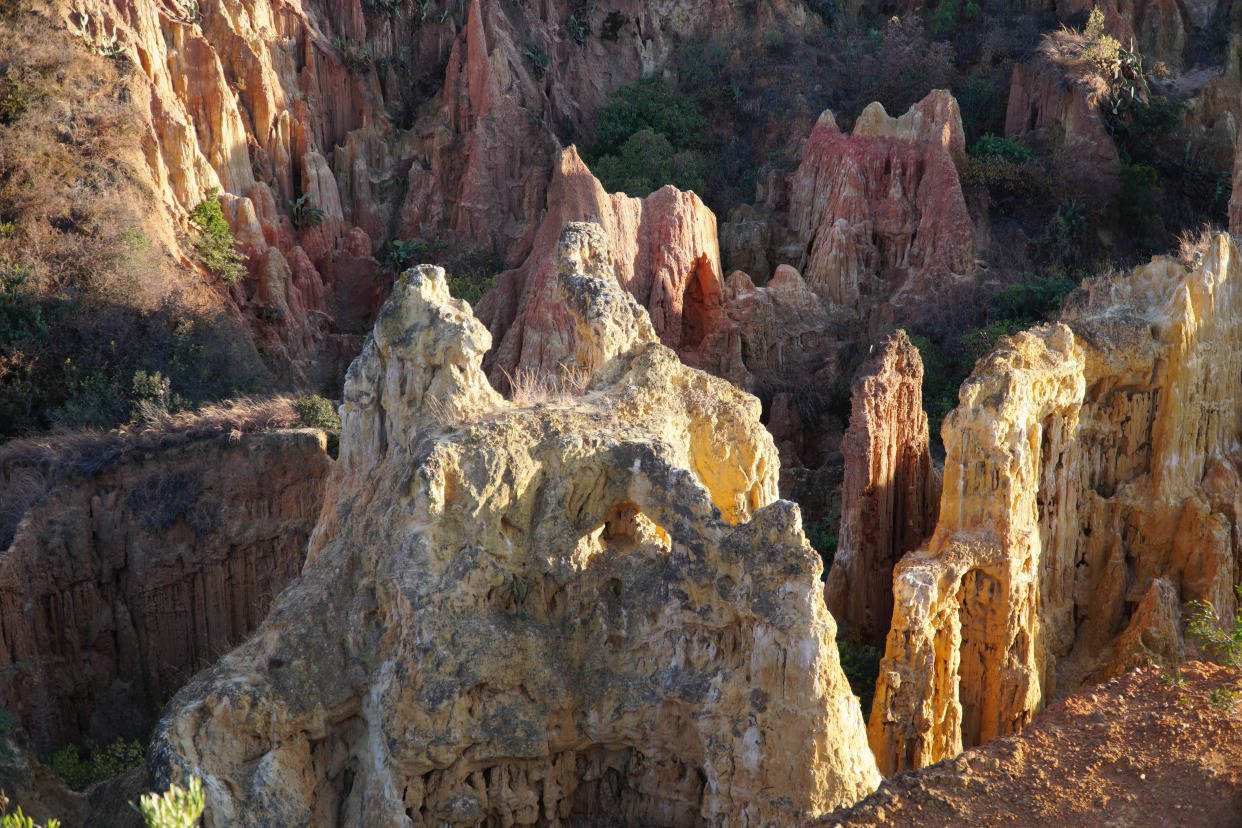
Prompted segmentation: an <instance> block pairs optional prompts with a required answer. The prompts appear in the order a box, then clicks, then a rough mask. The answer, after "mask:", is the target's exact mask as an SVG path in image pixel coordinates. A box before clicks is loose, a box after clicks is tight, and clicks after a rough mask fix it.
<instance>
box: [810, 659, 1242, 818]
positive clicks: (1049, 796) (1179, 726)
mask: <svg viewBox="0 0 1242 828" xmlns="http://www.w3.org/2000/svg"><path fill="white" fill-rule="evenodd" d="M1181 675H1182V678H1183V679H1184V683H1183V684H1181V685H1180V686H1178V685H1175V684H1173V683H1172V682H1171V681H1170V677H1169V676H1168V675H1166V674H1164V673H1162V672H1161V671H1160V670H1158V669H1156V668H1149V669H1146V670H1136V671H1134V672H1131V673H1127V674H1126V675H1124V676H1121V677H1119V678H1116V679H1112V680H1111V681H1109V682H1106V683H1105V684H1102V685H1099V686H1097V687H1093V688H1090V689H1089V690H1087V691H1084V692H1083V693H1081V694H1079V695H1076V696H1071V697H1070V698H1068V699H1065V700H1064V701H1061V702H1058V703H1056V704H1054V705H1052V706H1051V707H1049V708H1048V709H1047V710H1046V711H1044V713H1043V714H1041V715H1040V717H1039V718H1038V719H1037V720H1036V721H1035V722H1033V723H1032V724H1031V725H1030V726H1028V727H1027V728H1025V729H1024V730H1023V731H1022V732H1021V733H1019V734H1016V735H1013V736H1007V737H1005V738H1003V739H996V740H994V741H992V742H989V743H988V744H986V745H984V746H982V747H979V748H975V749H973V750H969V751H967V752H966V753H964V754H962V755H961V756H959V757H957V758H956V759H951V760H947V761H944V762H940V763H938V764H936V765H933V766H931V767H928V768H924V769H923V770H920V771H914V772H907V773H902V774H898V775H896V776H894V777H892V778H891V779H888V780H885V782H884V784H883V785H881V786H880V788H879V790H877V791H876V792H875V793H874V794H872V795H871V796H869V797H867V798H866V799H864V800H863V801H862V802H860V803H858V804H857V805H854V806H853V807H851V808H843V809H840V810H838V811H835V812H834V813H832V814H831V815H829V816H827V817H825V818H823V819H820V820H818V821H816V822H814V823H812V825H814V826H817V827H819V828H823V827H824V826H854V825H894V826H897V825H926V826H950V825H1006V826H1041V828H1042V827H1043V826H1076V827H1077V826H1084V827H1085V826H1092V828H1094V826H1101V828H1103V827H1104V826H1179V828H1180V827H1181V826H1242V675H1239V674H1238V673H1236V672H1232V671H1230V670H1227V669H1225V668H1223V667H1218V666H1216V665H1213V664H1203V663H1199V662H1189V663H1187V664H1185V665H1183V666H1182V671H1181ZM1231 692H1232V693H1237V694H1238V696H1237V697H1236V699H1231V698H1230V697H1229V696H1228V694H1229V693H1231ZM1214 693H1215V696H1214V695H1213V694H1214Z"/></svg>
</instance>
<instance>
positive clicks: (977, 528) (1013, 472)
mask: <svg viewBox="0 0 1242 828" xmlns="http://www.w3.org/2000/svg"><path fill="white" fill-rule="evenodd" d="M1239 280H1240V274H1239V262H1238V250H1237V247H1236V245H1235V244H1234V243H1233V242H1232V241H1231V240H1230V238H1229V237H1228V236H1223V235H1222V236H1217V237H1215V238H1214V239H1213V240H1212V242H1211V243H1210V244H1209V245H1208V247H1207V250H1206V251H1205V252H1204V255H1203V256H1202V258H1201V261H1200V263H1199V265H1198V266H1197V268H1196V269H1194V270H1188V269H1186V268H1185V267H1184V266H1183V265H1182V264H1181V263H1179V262H1177V261H1175V260H1173V259H1168V258H1157V259H1155V260H1153V262H1152V263H1151V264H1149V265H1145V266H1143V267H1140V268H1138V269H1136V270H1135V271H1134V272H1133V273H1131V274H1129V275H1128V276H1126V277H1119V278H1115V279H1109V280H1103V281H1100V282H1096V283H1089V284H1088V285H1086V286H1084V288H1083V289H1082V290H1080V291H1079V292H1078V293H1076V294H1075V295H1074V297H1072V298H1071V300H1070V304H1069V307H1068V308H1067V310H1066V311H1065V312H1064V314H1063V317H1062V321H1061V322H1058V323H1055V324H1051V325H1044V326H1040V327H1036V328H1034V329H1032V330H1030V331H1027V332H1025V333H1021V334H1018V335H1017V336H1014V337H1011V338H1007V339H1004V340H1002V342H1001V344H1000V345H999V346H998V347H997V349H996V350H995V351H994V352H993V353H992V354H991V355H989V356H988V357H986V358H984V359H983V360H981V361H980V363H979V364H978V365H977V366H976V368H975V372H974V373H973V374H972V375H971V377H970V379H968V380H967V381H966V383H965V384H964V385H963V386H962V390H961V404H960V405H959V407H958V408H957V409H956V410H955V411H954V412H953V413H952V414H950V416H949V418H948V419H947V420H946V423H945V426H944V430H943V434H944V439H945V448H946V450H947V452H948V457H947V459H946V461H945V479H944V494H943V497H942V501H941V507H940V520H939V523H938V524H937V526H936V530H935V533H934V535H933V536H932V538H931V540H930V542H929V544H928V545H927V546H925V547H923V548H921V549H920V550H918V551H916V552H913V553H911V554H910V555H908V556H906V558H905V559H903V560H902V562H901V563H900V564H899V566H898V568H897V571H896V574H895V577H894V583H893V592H894V601H895V604H896V608H897V609H896V612H895V613H894V616H893V627H892V630H891V631H890V633H889V637H888V642H887V651H886V655H885V659H884V662H883V663H882V665H881V670H880V679H879V684H878V688H877V693H876V703H875V706H874V708H873V709H872V717H871V722H870V738H871V744H872V747H873V749H874V751H875V753H876V756H877V759H878V762H879V764H880V767H881V769H882V770H884V771H885V772H892V771H896V770H900V769H903V768H909V767H919V766H922V765H926V764H930V763H932V762H935V761H937V760H939V759H942V758H945V757H946V756H952V755H954V754H956V753H958V752H960V751H961V749H962V748H963V746H971V745H976V744H979V743H981V742H983V741H986V740H988V739H990V738H993V737H995V736H998V735H1002V734H1005V733H1009V732H1012V731H1014V730H1016V729H1017V728H1019V727H1021V726H1022V725H1023V724H1025V723H1026V722H1028V721H1029V720H1030V718H1031V717H1032V716H1033V715H1034V714H1035V713H1036V712H1037V711H1038V710H1039V709H1040V707H1041V706H1042V705H1043V704H1044V703H1045V702H1046V701H1047V700H1048V699H1050V698H1053V697H1056V696H1057V695H1061V694H1064V693H1068V692H1072V691H1073V690H1075V689H1077V688H1078V687H1080V686H1082V684H1083V683H1084V682H1087V681H1093V680H1100V679H1104V678H1108V677H1109V676H1111V675H1115V674H1117V673H1118V672H1120V671H1122V670H1125V669H1128V668H1129V667H1132V666H1135V665H1136V664H1141V663H1151V662H1158V663H1165V664H1167V663H1172V662H1173V661H1175V660H1176V659H1177V658H1178V657H1179V656H1180V654H1181V650H1182V645H1181V641H1180V637H1179V635H1178V633H1177V630H1178V627H1179V622H1180V618H1179V617H1178V608H1179V607H1180V606H1182V604H1183V603H1184V602H1185V601H1189V600H1196V599H1203V600H1208V601H1211V602H1213V603H1214V604H1215V605H1216V606H1217V607H1218V608H1219V609H1220V611H1221V612H1223V613H1225V614H1232V612H1233V611H1234V607H1235V599H1234V597H1233V594H1232V585H1233V584H1235V583H1237V582H1238V581H1239V580H1242V578H1240V574H1242V573H1240V572H1239V551H1238V545H1239V544H1238V541H1237V538H1238V537H1239V536H1240V535H1239V528H1240V527H1239V524H1238V515H1239V514H1240V512H1239V509H1238V506H1239V503H1238V500H1239V491H1240V489H1239V482H1240V481H1239V471H1238V469H1239V460H1240V458H1239V456H1238V454H1237V452H1238V433H1239V430H1240V427H1242V295H1240V291H1239Z"/></svg>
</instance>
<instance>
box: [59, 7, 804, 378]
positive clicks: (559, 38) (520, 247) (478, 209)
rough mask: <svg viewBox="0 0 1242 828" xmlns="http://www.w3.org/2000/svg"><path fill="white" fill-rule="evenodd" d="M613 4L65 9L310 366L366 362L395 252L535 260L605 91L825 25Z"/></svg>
mask: <svg viewBox="0 0 1242 828" xmlns="http://www.w3.org/2000/svg"><path fill="white" fill-rule="evenodd" d="M608 5H609V8H608V9H604V8H602V6H601V7H600V8H596V7H595V6H594V5H591V6H590V8H589V9H588V8H587V7H586V6H585V5H584V4H581V3H578V2H575V0H551V2H547V3H539V4H529V3H524V4H517V5H516V6H514V5H512V4H504V3H499V2H495V1H494V0H471V2H469V3H465V2H458V0H430V2H420V3H416V4H409V5H408V6H406V7H398V6H394V5H392V4H388V3H372V2H369V0H366V1H365V2H360V0H343V2H335V0H334V2H330V3H327V4H314V3H305V2H301V0H292V1H291V2H283V1H281V2H276V1H275V0H255V1H252V0H244V2H243V0H224V2H221V3H211V4H206V3H203V4H200V3H198V2H196V1H195V0H178V2H175V3H173V4H171V5H169V4H164V3H158V2H154V0H81V2H77V0H75V2H73V3H72V4H70V3H65V4H63V6H62V7H61V16H62V18H63V21H64V23H65V24H66V25H68V26H70V28H71V29H72V30H75V31H76V30H79V29H80V30H81V31H82V32H83V36H84V37H85V38H86V39H87V40H88V41H90V42H91V43H92V44H95V45H98V44H102V43H110V42H111V39H112V38H116V43H117V44H118V46H119V47H120V48H122V49H124V50H125V54H126V55H127V56H128V57H129V58H131V59H132V60H133V63H134V65H135V67H136V68H137V70H138V73H139V76H140V77H141V78H142V79H143V80H144V82H145V87H143V88H139V89H137V90H136V92H135V94H136V95H137V96H138V97H140V98H142V99H143V100H144V103H145V105H144V106H143V107H141V108H142V109H143V110H144V111H145V112H146V113H147V118H146V119H145V121H144V122H143V123H140V124H136V125H135V129H136V130H138V131H139V132H140V133H141V134H142V137H143V146H144V149H145V152H146V156H147V162H148V166H149V168H150V174H151V177H152V179H153V181H154V182H155V186H156V190H157V192H158V193H159V194H160V197H161V198H162V200H163V202H164V204H163V206H164V207H165V208H166V211H167V214H168V217H169V218H168V220H169V221H171V222H175V223H177V224H179V225H180V229H182V230H188V229H189V228H188V225H187V224H186V223H185V218H186V216H187V214H188V212H189V211H190V210H191V209H192V208H193V207H194V205H195V204H197V203H198V202H199V201H200V200H201V199H202V198H203V197H204V194H205V193H206V192H207V191H208V190H209V188H212V187H219V188H220V189H221V191H222V199H223V202H224V207H225V213H226V216H227V217H228V219H229V223H230V225H231V226H232V228H233V231H234V233H235V234H236V236H237V238H238V241H239V243H240V246H241V247H242V249H243V250H244V252H245V253H246V255H247V256H248V257H249V263H250V270H251V278H250V279H248V280H246V281H245V282H244V283H243V284H239V285H236V286H233V287H232V288H230V289H229V292H230V294H231V295H232V298H233V300H234V301H235V302H236V303H237V304H238V305H239V306H242V307H244V308H246V309H248V310H249V311H250V312H251V313H252V314H253V315H254V316H256V317H258V318H259V319H262V320H264V324H257V323H256V324H255V325H254V326H253V329H254V330H253V332H254V334H255V336H256V337H257V338H259V339H260V340H262V341H263V343H264V344H265V345H266V347H267V348H268V349H269V350H270V351H271V352H272V353H273V354H278V355H283V356H284V357H285V358H287V359H288V360H289V361H290V362H291V364H292V366H293V367H294V368H295V369H297V370H309V369H310V368H311V367H313V366H314V365H315V364H316V363H324V362H327V363H331V362H333V361H335V360H337V359H338V358H339V355H340V354H341V353H343V352H356V350H355V349H356V343H352V342H351V341H348V340H347V341H345V342H342V341H340V340H341V339H342V338H343V337H344V338H347V337H349V336H350V335H351V334H355V333H357V334H361V333H364V332H365V331H366V329H367V327H368V326H369V321H370V319H371V318H372V316H373V314H374V312H375V310H376V309H377V308H378V301H379V286H378V285H377V283H376V280H375V279H373V278H372V277H373V275H374V272H375V270H376V267H377V263H376V261H375V259H374V258H373V256H374V255H375V254H378V253H379V252H380V251H381V248H382V245H383V244H384V243H385V242H387V241H389V240H390V239H394V238H399V239H405V240H413V239H417V238H423V239H433V238H446V239H452V240H454V241H455V242H456V243H459V244H460V245H462V246H463V247H466V248H469V247H477V248H479V249H482V250H487V251H491V252H492V253H494V254H498V255H501V256H502V257H503V258H504V259H505V260H506V261H507V263H508V264H509V265H510V266H515V265H517V264H518V263H520V262H522V261H524V260H525V259H526V257H527V255H528V254H529V253H530V250H531V247H532V244H533V243H534V239H535V234H536V229H537V227H538V226H539V222H540V220H541V218H542V214H543V210H544V204H545V201H546V196H547V191H548V187H549V182H550V180H551V177H552V173H553V170H554V168H555V165H556V163H555V162H556V157H557V153H558V152H559V151H560V148H561V141H560V139H559V138H558V132H559V131H561V130H565V129H568V130H571V131H573V132H575V133H578V134H585V135H586V137H588V138H589V132H590V131H589V129H588V125H589V124H590V119H591V116H592V115H593V113H594V111H595V110H596V109H597V108H598V107H599V106H600V105H602V104H603V103H605V102H606V101H607V99H608V95H609V94H610V93H611V92H612V91H613V90H615V89H616V88H617V87H619V86H621V85H623V84H626V83H632V82H634V81H635V80H637V79H638V78H639V77H640V76H641V75H644V74H645V75H650V74H653V73H654V72H656V71H657V70H658V69H659V68H660V67H662V66H663V65H664V64H665V63H666V62H667V61H668V59H669V57H670V55H671V54H672V51H673V48H674V45H675V43H676V42H677V41H678V40H679V39H689V38H699V37H702V38H705V39H708V40H711V39H713V38H719V37H721V36H722V35H723V34H724V33H730V34H732V33H734V32H736V31H738V30H739V29H741V28H743V26H742V25H741V21H743V20H745V21H746V26H745V27H744V28H747V29H749V30H752V31H753V32H754V36H755V37H756V38H759V37H761V33H762V32H764V31H767V30H768V29H769V28H771V27H773V26H776V25H780V26H782V27H785V26H789V27H806V26H811V25H818V21H817V18H815V16H814V15H810V14H808V12H807V11H806V9H805V7H804V6H803V5H802V4H801V3H800V2H796V0H763V2H760V3H758V4H756V3H752V2H741V0H729V2H724V3H719V2H717V3H708V2H705V0H677V1H676V2H672V3H664V4H659V6H658V7H652V6H651V5H650V4H648V3H644V2H640V1H639V0H622V2H618V3H611V4H608ZM756 17H757V20H756ZM571 20H572V21H574V22H575V25H576V27H577V28H574V27H571V26H570V25H569V23H568V21H571ZM605 30H607V31H608V36H607V37H605V36H603V33H604V31H605ZM583 32H585V33H586V36H585V37H584V36H582V34H581V33H583ZM533 50H537V53H538V54H539V55H540V56H541V57H540V60H538V61H536V60H533V59H532V57H531V55H532V54H535V51H533ZM303 197H306V199H307V201H304V202H301V204H302V208H301V212H299V209H295V207H294V204H295V203H298V202H299V200H300V199H302V198H303ZM307 207H314V208H316V209H318V210H321V211H322V219H323V220H322V222H319V223H315V222H314V221H313V219H310V220H308V216H310V215H312V214H311V213H308V212H306V210H305V208H307ZM558 229H559V228H558ZM351 345H352V347H351Z"/></svg>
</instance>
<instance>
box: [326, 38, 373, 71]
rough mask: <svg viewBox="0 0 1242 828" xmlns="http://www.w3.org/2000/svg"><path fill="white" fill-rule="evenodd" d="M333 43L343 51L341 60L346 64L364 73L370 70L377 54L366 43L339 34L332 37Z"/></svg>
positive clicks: (337, 48)
mask: <svg viewBox="0 0 1242 828" xmlns="http://www.w3.org/2000/svg"><path fill="white" fill-rule="evenodd" d="M332 45H333V46H335V47H336V50H337V51H338V52H340V53H341V60H342V61H344V63H345V65H346V66H348V67H349V68H350V69H352V70H353V71H355V72H359V73H362V72H367V71H369V70H370V68H371V62H372V61H373V60H374V59H375V55H374V54H372V52H371V47H370V46H369V45H367V44H366V43H360V42H359V41H357V40H351V39H350V38H347V37H340V36H338V37H335V38H333V39H332Z"/></svg>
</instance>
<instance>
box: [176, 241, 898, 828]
mask: <svg viewBox="0 0 1242 828" xmlns="http://www.w3.org/2000/svg"><path fill="white" fill-rule="evenodd" d="M611 273H612V267H611V264H610V262H609V259H608V240H607V238H606V237H605V236H604V234H603V233H602V231H600V229H599V228H598V226H597V225H570V226H569V227H568V228H567V229H566V232H565V234H564V235H563V237H562V240H561V248H560V255H559V259H558V280H559V287H560V291H561V297H562V299H563V301H564V303H565V306H566V307H567V308H568V310H569V313H570V316H571V317H572V320H573V323H574V332H573V338H574V349H573V353H574V354H575V357H574V359H575V362H576V364H577V366H578V367H579V368H580V369H581V370H583V371H585V372H587V375H588V376H589V378H590V379H589V382H588V383H587V384H586V386H585V387H584V388H582V389H581V391H582V393H580V394H570V393H568V392H561V391H556V390H553V391H552V392H551V393H550V394H549V396H548V397H547V398H546V399H545V400H544V401H542V402H536V403H534V404H528V405H525V406H522V405H518V404H515V403H511V402H508V401H505V400H504V399H502V398H501V397H500V396H498V395H497V394H496V393H495V392H494V391H492V389H491V388H490V386H489V385H488V383H487V380H486V378H485V376H484V374H483V373H482V370H481V367H480V364H481V360H482V356H483V353H484V351H486V349H487V347H488V346H489V344H490V336H489V335H488V333H487V331H486V329H485V328H484V327H483V326H482V324H481V323H479V322H478V321H476V320H475V319H474V317H473V316H472V315H471V313H470V309H469V306H468V305H466V304H465V303H464V302H461V301H458V300H454V299H451V298H450V296H449V293H448V289H447V287H446V284H445V278H444V274H443V272H442V271H441V270H439V269H438V268H430V267H422V268H419V269H417V270H414V271H411V272H408V273H407V274H406V275H405V276H404V277H403V278H402V280H401V281H400V282H399V284H398V285H397V287H396V289H395V291H394V293H393V296H392V298H391V299H390V300H389V301H388V302H387V303H386V305H385V307H384V309H383V310H382V311H381V313H380V316H379V319H378V320H377V322H376V326H375V330H374V332H373V334H372V335H371V337H370V338H369V339H368V341H367V343H366V346H365V347H364V350H363V353H362V355H361V356H360V357H359V358H358V359H357V360H356V361H355V362H354V364H353V366H352V367H351V369H350V372H349V375H348V379H347V382H346V388H345V403H344V414H343V434H342V439H341V459H340V462H339V463H338V464H337V466H336V467H335V468H334V470H333V476H332V478H331V480H330V482H329V486H328V494H327V505H326V506H325V509H324V513H323V515H322V517H321V519H320V523H319V526H318V527H317V529H316V531H315V534H314V536H313V537H312V540H311V544H310V553H309V557H308V563H307V566H306V568H305V570H304V571H303V574H302V578H301V580H300V582H299V583H297V584H295V585H293V586H291V587H290V588H289V589H287V590H286V591H285V592H284V593H283V594H282V595H281V596H280V598H279V599H278V600H277V602H276V605H275V607H274V609H273V611H272V612H271V614H270V615H269V617H268V618H267V620H266V621H265V622H264V624H263V625H262V627H261V628H260V629H259V631H258V632H257V633H256V634H255V635H254V636H253V637H252V638H251V639H250V640H249V641H248V642H247V643H246V644H244V645H242V646H241V647H239V648H238V649H236V650H234V651H233V652H232V653H231V654H229V655H227V656H225V657H224V659H222V661H221V662H220V663H219V664H218V665H217V666H216V667H214V668H213V669H212V670H210V671H208V672H206V673H204V674H202V675H200V676H199V677H197V678H196V679H195V680H194V681H193V682H191V684H190V685H188V686H187V687H186V688H185V689H183V690H182V691H181V692H180V693H179V694H178V696H177V697H176V698H175V699H174V700H173V701H172V702H171V703H170V704H169V706H168V708H167V713H166V715H165V718H164V719H163V720H162V722H161V724H160V726H159V728H158V729H157V733H156V736H155V739H154V743H153V746H152V749H151V756H152V758H153V760H154V761H153V765H154V770H155V773H156V774H157V776H163V777H168V776H173V777H184V776H186V775H191V774H192V775H196V776H199V777H201V778H203V779H204V780H205V782H206V788H207V792H208V814H209V825H216V826H219V825H274V824H280V825H298V824H342V825H362V824H366V825H377V826H398V825H436V826H440V825H454V826H459V825H483V824H497V825H534V824H539V825H589V824H599V822H600V820H602V819H605V818H607V819H609V820H612V821H619V822H621V823H623V824H660V825H674V826H679V825H721V826H753V825H791V824H796V823H797V822H798V821H799V820H800V819H801V818H803V817H806V816H811V815H815V814H818V813H822V812H824V811H826V810H829V809H831V808H832V807H834V806H836V805H838V804H841V803H845V802H850V801H853V800H855V799H857V798H859V797H860V796H861V795H863V794H865V793H866V792H867V791H869V790H871V789H872V788H873V787H874V786H875V785H876V784H877V782H878V775H877V773H876V769H875V764H874V760H873V758H872V756H871V754H870V753H869V751H868V750H867V748H866V743H865V733H864V725H863V722H862V717H861V715H860V713H859V710H858V705H857V702H856V700H855V697H854V696H853V695H852V693H851V692H850V689H849V686H848V684H847V683H846V681H845V678H844V676H843V674H842V672H841V669H840V666H839V662H838V657H837V652H836V647H835V640H834V638H835V624H834V622H833V620H832V618H831V616H829V615H828V613H827V611H826V609H825V607H824V604H823V601H822V598H821V596H820V590H819V575H820V573H821V563H820V561H819V557H818V556H817V555H816V554H815V552H814V551H813V550H812V549H811V547H810V546H809V545H808V544H807V542H806V540H805V538H804V536H803V534H802V528H801V519H800V516H799V512H798V509H797V507H796V506H794V505H793V504H790V503H788V502H785V501H780V500H777V499H776V497H777V489H776V482H777V472H778V463H777V458H776V450H775V447H774V446H773V443H772V439H771V437H770V436H769V435H768V434H767V433H766V432H765V431H764V429H763V428H762V426H761V425H760V423H759V403H758V401H757V400H755V399H754V398H753V397H750V396H748V395H746V394H744V393H743V392H741V391H739V390H737V389H736V388H734V387H733V386H731V385H730V384H728V383H727V382H725V381H723V380H719V379H716V378H713V377H711V376H709V375H707V374H704V373H701V372H699V371H695V370H692V369H689V368H686V367H685V366H683V365H682V364H681V363H679V362H678V360H677V358H676V356H675V354H674V353H673V352H672V351H671V350H670V349H669V348H667V347H665V346H664V345H662V344H660V343H659V341H658V339H657V337H656V334H655V331H654V329H653V327H652V325H651V322H650V320H649V318H648V316H647V312H646V311H645V310H644V309H643V308H641V307H640V306H639V305H638V303H637V302H636V301H635V300H634V299H633V297H632V296H630V295H629V294H628V293H626V292H624V291H622V290H621V289H620V287H619V286H618V285H617V284H616V282H615V280H614V279H613V278H612V276H611Z"/></svg>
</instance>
